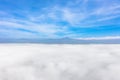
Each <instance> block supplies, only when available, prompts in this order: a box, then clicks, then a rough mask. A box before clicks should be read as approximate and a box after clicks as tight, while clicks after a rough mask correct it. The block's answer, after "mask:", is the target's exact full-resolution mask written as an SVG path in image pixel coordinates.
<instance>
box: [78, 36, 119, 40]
mask: <svg viewBox="0 0 120 80" xmlns="http://www.w3.org/2000/svg"><path fill="white" fill-rule="evenodd" d="M76 39H80V40H106V39H120V36H105V37H88V38H76Z"/></svg>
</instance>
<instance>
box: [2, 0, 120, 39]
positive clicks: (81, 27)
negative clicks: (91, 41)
mask: <svg viewBox="0 0 120 80" xmlns="http://www.w3.org/2000/svg"><path fill="white" fill-rule="evenodd" d="M63 37H70V38H97V37H103V38H104V37H110V38H111V37H112V38H113V37H115V38H116V37H117V38H118V37H120V0H0V38H33V39H34V38H63Z"/></svg>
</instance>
